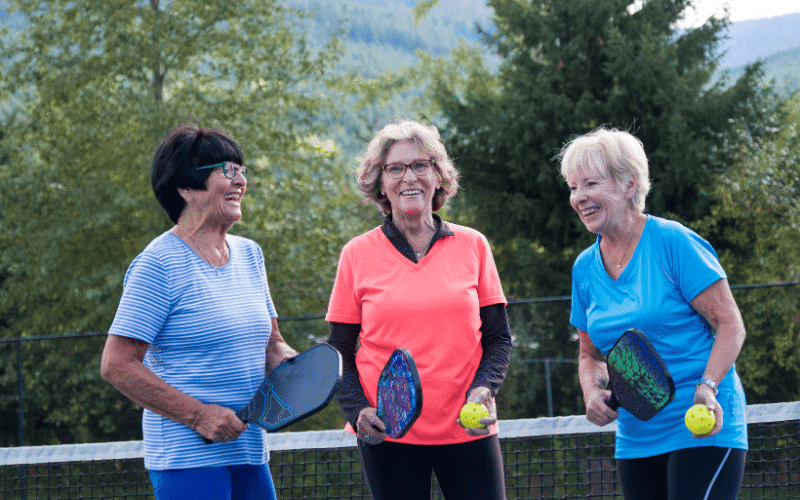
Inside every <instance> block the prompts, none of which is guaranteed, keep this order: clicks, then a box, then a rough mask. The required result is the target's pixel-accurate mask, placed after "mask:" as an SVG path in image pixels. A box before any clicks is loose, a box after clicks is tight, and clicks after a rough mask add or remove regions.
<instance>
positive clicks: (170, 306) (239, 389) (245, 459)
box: [109, 232, 277, 470]
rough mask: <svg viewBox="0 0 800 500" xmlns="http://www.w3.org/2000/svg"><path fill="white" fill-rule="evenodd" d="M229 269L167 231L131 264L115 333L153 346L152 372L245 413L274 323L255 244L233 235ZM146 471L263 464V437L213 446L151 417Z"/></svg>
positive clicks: (148, 360) (145, 426)
mask: <svg viewBox="0 0 800 500" xmlns="http://www.w3.org/2000/svg"><path fill="white" fill-rule="evenodd" d="M226 242H227V245H228V248H229V249H230V260H229V261H228V263H227V264H225V265H224V266H222V267H219V268H215V267H213V266H211V265H210V264H208V263H207V262H206V261H204V260H203V259H201V258H200V257H199V256H198V255H197V254H196V253H195V252H194V251H193V250H192V249H191V248H189V246H188V245H186V243H184V242H183V240H181V239H180V238H178V237H177V236H175V235H174V234H172V233H170V232H167V233H164V234H162V235H161V236H159V237H158V238H156V239H155V240H153V241H152V242H151V243H150V244H149V245H148V246H147V248H145V249H144V251H143V252H142V253H141V254H139V255H138V256H137V257H136V258H135V259H134V260H133V262H132V263H131V265H130V267H129V268H128V272H127V273H126V275H125V282H124V285H123V292H122V299H121V300H120V304H119V308H118V309H117V313H116V316H115V317H114V322H113V323H112V325H111V328H110V329H109V334H111V335H120V336H123V337H131V338H135V339H139V340H142V341H145V342H147V343H149V344H150V347H149V349H148V350H147V353H146V355H145V358H144V364H145V366H147V367H148V368H149V369H151V370H152V371H153V372H154V373H155V374H156V375H158V376H159V377H161V378H162V379H163V380H164V381H166V382H167V383H168V384H170V385H172V386H173V387H176V388H177V389H179V390H181V391H183V392H184V393H186V394H189V395H190V396H193V397H195V398H197V399H199V400H200V401H203V402H204V403H215V404H218V405H222V406H226V407H229V408H233V409H239V408H242V407H244V406H245V405H246V404H247V402H248V401H249V400H250V398H251V397H252V396H253V394H255V392H256V390H257V389H258V386H259V385H260V383H261V381H262V380H263V379H264V369H265V362H266V359H265V358H266V354H265V350H266V346H267V341H268V339H269V336H270V331H271V327H272V324H271V318H274V317H277V313H276V312H275V307H274V305H273V303H272V299H271V297H270V294H269V286H268V284H267V275H266V271H265V268H264V256H263V254H262V252H261V249H260V248H259V246H258V245H257V244H256V243H255V242H253V241H250V240H248V239H245V238H241V237H237V236H232V235H228V236H227V237H226ZM142 430H143V435H144V446H145V467H146V468H148V469H151V470H169V469H186V468H198V467H217V466H225V465H241V464H252V465H260V464H263V463H266V461H267V460H268V454H269V452H268V450H267V444H266V436H265V433H264V431H263V430H262V429H261V428H259V427H257V426H255V425H251V426H250V428H248V429H247V430H246V431H245V432H244V434H242V435H241V436H240V437H239V438H238V439H234V440H233V441H230V442H228V443H224V444H221V443H214V444H211V445H207V444H205V443H204V442H203V440H202V438H201V436H200V435H199V434H198V433H197V432H195V431H194V430H192V429H190V428H189V427H187V426H185V425H183V424H179V423H178V422H175V421H174V420H170V419H169V418H166V417H162V416H161V415H158V414H156V413H153V412H151V411H149V410H144V413H143V417H142Z"/></svg>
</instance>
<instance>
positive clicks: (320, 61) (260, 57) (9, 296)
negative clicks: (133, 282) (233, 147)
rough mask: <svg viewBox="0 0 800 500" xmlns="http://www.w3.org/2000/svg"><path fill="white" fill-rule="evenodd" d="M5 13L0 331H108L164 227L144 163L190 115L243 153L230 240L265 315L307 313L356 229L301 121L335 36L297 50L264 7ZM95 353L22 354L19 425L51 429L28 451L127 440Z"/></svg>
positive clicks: (118, 6)
mask: <svg viewBox="0 0 800 500" xmlns="http://www.w3.org/2000/svg"><path fill="white" fill-rule="evenodd" d="M9 7H10V8H11V9H12V10H14V9H16V10H18V12H21V13H22V14H24V15H25V16H26V18H27V21H28V24H27V27H26V28H25V29H24V30H22V31H20V32H19V33H9V32H7V31H5V30H4V32H3V33H2V37H0V52H2V53H3V54H4V55H5V57H6V61H8V62H7V64H6V65H5V67H4V70H3V71H4V78H3V80H2V82H0V102H6V101H9V100H10V99H12V98H13V99H14V100H15V102H17V103H18V104H17V105H16V107H15V110H14V111H15V115H14V117H15V118H13V119H12V118H11V116H10V115H8V116H7V118H6V120H5V122H6V123H4V124H3V125H5V126H4V129H3V130H4V132H6V134H5V135H4V136H3V137H2V144H1V146H2V151H4V152H5V153H6V154H7V155H8V161H7V162H3V163H2V164H1V165H0V168H1V169H2V172H0V207H2V209H3V210H2V214H0V223H1V224H2V231H0V248H2V249H3V253H2V255H1V256H0V276H2V282H0V287H2V288H0V327H2V335H3V336H4V337H13V336H18V337H26V336H32V335H48V334H56V333H69V332H81V331H103V330H106V329H107V328H108V326H109V325H110V323H111V320H112V318H113V315H114V312H115V310H116V305H117V303H118V300H119V296H120V294H121V284H122V278H123V275H124V272H125V269H126V268H127V266H128V264H129V263H130V261H131V259H132V258H133V257H134V256H135V255H136V254H137V253H138V252H140V251H141V250H142V249H143V248H144V246H145V245H146V244H147V242H149V241H150V240H151V239H152V238H153V237H155V236H156V235H158V234H159V233H160V232H162V231H164V230H166V229H168V228H169V227H170V222H169V220H168V219H167V217H166V215H165V214H164V213H163V211H162V210H161V208H160V207H159V206H158V204H157V202H156V201H155V198H154V196H153V195H152V190H151V188H150V184H149V167H150V161H151V159H152V154H153V152H154V151H155V148H156V146H157V145H158V143H159V142H160V140H161V138H162V137H164V136H165V135H166V134H167V133H168V132H169V130H171V129H172V128H174V127H175V126H176V125H178V124H180V123H183V122H185V121H188V120H189V119H190V118H192V117H197V118H199V119H201V120H202V121H203V122H204V123H205V125H206V126H221V127H223V128H225V129H227V130H229V131H230V132H231V133H232V134H233V136H234V137H236V138H237V139H238V140H239V141H240V142H241V143H242V145H243V149H244V152H245V161H246V163H247V164H248V166H250V167H251V169H252V172H253V175H252V176H251V178H250V179H249V180H248V181H249V185H248V194H247V197H246V198H245V210H244V212H245V216H244V221H243V223H242V224H240V225H237V226H235V227H234V230H233V232H238V233H239V234H245V235H247V236H249V237H251V238H253V239H255V240H256V241H257V242H258V243H259V244H261V246H262V248H264V249H265V256H266V260H267V263H266V264H267V272H268V275H269V278H270V284H271V286H272V288H273V289H274V290H275V292H274V293H273V295H274V299H275V302H276V306H277V307H278V310H279V313H280V314H282V315H284V316H286V315H292V314H298V313H300V312H306V311H309V310H310V311H320V310H324V307H325V305H326V304H327V297H328V293H329V289H330V286H331V284H332V281H333V275H334V272H335V265H336V259H337V257H338V253H339V250H340V249H341V246H342V245H343V243H344V242H345V241H346V240H347V239H348V238H349V237H351V236H352V235H354V234H356V233H357V232H358V231H360V230H361V229H362V228H363V224H364V222H363V219H364V217H363V216H362V215H360V214H359V213H358V211H359V206H358V204H357V200H358V196H357V195H356V194H355V192H354V189H353V187H352V186H353V184H354V183H353V181H352V176H351V173H350V172H348V171H347V169H346V168H345V167H344V166H343V162H342V159H341V157H340V156H339V154H338V153H337V152H336V147H335V145H332V144H330V143H328V142H326V141H325V139H324V135H323V134H324V130H320V127H319V126H318V120H316V116H317V115H318V114H324V113H326V112H327V109H328V106H329V105H330V103H328V102H326V101H323V99H322V98H321V97H319V95H316V94H312V93H310V92H309V91H308V84H309V82H320V83H322V82H324V78H325V74H326V71H328V70H329V68H330V66H331V64H333V63H334V62H335V60H336V54H337V52H338V48H337V46H336V44H335V43H332V44H330V45H328V46H326V47H323V48H322V49H321V50H320V51H316V52H312V51H311V50H309V48H308V44H307V41H306V40H305V39H304V38H303V36H302V32H298V30H297V29H296V25H295V20H297V19H298V18H299V16H300V15H301V14H300V13H299V12H296V11H293V10H290V9H287V8H286V7H283V6H282V4H281V3H280V2H278V1H276V0H258V1H244V2H235V3H231V2H224V1H211V2H209V1H197V0H176V1H170V2H159V1H158V0H150V1H137V2H128V1H122V0H109V1H104V2H89V3H86V2H77V3H76V2H71V1H67V0H55V1H52V2H48V3H46V4H42V3H40V2H35V1H31V0H14V1H10V2H9ZM320 138H322V139H320ZM298 283H302V289H300V288H298V287H297V286H296V285H297V284H298ZM309 283H313V285H314V286H307V285H308V284H309ZM232 292H233V291H232ZM287 330H291V328H287ZM319 335H321V334H320V333H319V332H317V333H316V337H319ZM313 338H315V337H314V336H312V337H308V336H305V335H300V334H299V333H298V334H297V335H294V336H291V337H290V341H292V342H293V343H294V344H295V345H296V346H297V347H298V348H305V347H308V346H309V345H310V343H311V342H312V339H313ZM102 343H103V338H102V337H87V338H81V339H77V340H72V341H70V342H69V345H68V346H67V345H66V344H60V345H59V346H58V347H54V345H53V344H52V343H48V345H43V344H34V343H28V344H27V345H26V357H25V372H26V382H27V383H28V386H27V387H26V391H28V393H29V394H31V395H32V397H33V398H35V399H31V401H30V402H28V403H27V406H28V408H27V411H28V415H30V421H28V422H27V425H26V427H27V428H28V429H34V428H36V427H38V422H44V423H45V424H46V425H48V426H49V427H48V428H49V429H55V430H52V431H47V432H43V433H41V434H40V435H37V436H35V438H36V440H37V442H38V443H39V444H43V443H46V442H75V441H92V440H98V441H99V440H107V439H132V438H136V437H138V436H140V433H139V430H138V426H137V425H132V424H133V423H132V422H130V421H122V418H123V414H124V415H130V409H131V407H132V405H130V404H128V403H127V401H125V400H124V399H121V396H118V395H116V394H115V393H114V391H113V389H111V388H110V387H108V386H107V384H104V383H103V382H102V381H100V378H99V372H98V359H99V355H100V352H101V349H102ZM2 355H3V356H6V353H3V354H2ZM3 364H4V366H9V367H11V366H14V365H15V363H14V362H13V358H10V357H9V358H8V359H6V360H4V361H3ZM90 382H91V383H92V384H94V385H92V387H93V389H91V390H87V389H86V387H87V385H86V384H88V383H90ZM4 385H5V384H4ZM94 387H96V389H94ZM4 393H6V389H5V388H4ZM8 393H12V394H13V391H12V390H8ZM33 422H37V424H36V425H31V424H32V423H33ZM329 425H330V424H329ZM336 425H338V422H337V424H336ZM4 431H5V429H4ZM2 440H3V441H10V438H8V437H7V436H3V437H2Z"/></svg>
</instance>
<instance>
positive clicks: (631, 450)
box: [570, 216, 747, 458]
mask: <svg viewBox="0 0 800 500" xmlns="http://www.w3.org/2000/svg"><path fill="white" fill-rule="evenodd" d="M600 239H601V237H600V236H598V238H597V242H596V243H595V244H594V245H592V246H591V247H589V248H587V249H586V250H584V251H583V252H582V253H581V254H580V256H578V258H577V259H576V261H575V264H574V266H573V268H572V316H571V320H570V321H571V323H572V325H573V326H574V327H575V328H578V329H579V330H583V331H585V332H587V333H588V334H589V337H590V338H591V339H592V342H593V343H594V345H595V346H597V348H598V349H600V351H602V352H603V354H608V351H609V350H611V348H612V347H613V346H614V343H615V342H616V341H617V339H619V337H620V335H622V334H623V333H624V332H625V331H626V330H628V329H629V328H638V329H640V330H642V331H643V332H644V333H645V334H646V335H647V336H648V337H649V338H650V340H651V341H652V342H653V345H654V346H655V347H656V349H657V350H658V352H659V354H661V356H662V357H663V358H664V362H665V363H666V364H667V367H668V368H669V371H670V373H671V375H672V377H673V379H674V381H675V398H674V399H673V400H672V401H671V402H670V403H669V404H668V405H667V406H666V407H664V409H662V410H661V411H660V412H659V413H658V414H657V415H656V416H655V417H653V418H652V419H650V420H648V421H646V422H643V421H641V420H638V419H637V418H636V417H634V416H633V415H631V414H630V413H629V412H628V411H626V410H624V409H620V416H619V420H618V427H617V439H616V457H617V458H640V457H647V456H653V455H658V454H661V453H666V452H670V451H674V450H677V449H682V448H690V447H695V446H721V447H726V448H727V447H730V448H741V449H747V423H746V405H745V397H744V390H743V388H742V384H741V381H740V380H739V377H738V375H737V374H736V369H735V365H734V367H732V368H731V369H730V371H729V372H728V373H727V375H726V376H725V378H724V379H723V380H722V382H721V383H720V384H719V395H718V396H717V400H718V401H719V404H720V406H721V408H722V410H723V412H724V416H723V419H724V420H723V422H724V424H723V428H722V430H721V431H720V433H719V434H717V435H715V436H713V437H710V438H705V439H697V438H694V437H692V433H691V432H690V431H689V430H688V429H687V428H686V426H685V424H684V420H683V419H684V414H685V413H686V410H687V409H689V407H690V406H692V404H693V403H694V391H695V386H696V385H697V382H698V381H699V380H700V378H702V376H703V372H704V371H705V367H706V363H707V362H708V357H709V356H710V354H711V347H712V345H713V343H714V332H713V331H712V330H711V327H710V326H709V325H708V323H707V322H706V321H705V319H703V317H702V316H700V314H699V313H697V311H695V310H694V309H693V308H692V307H691V306H690V305H689V302H691V301H692V299H694V298H695V297H696V296H697V295H698V294H699V293H700V292H702V291H703V290H705V289H706V288H707V287H708V286H710V285H712V284H713V283H715V282H717V281H718V280H720V279H723V278H726V275H725V271H724V270H723V269H722V266H720V264H719V261H718V260H717V254H716V252H715V251H714V249H713V248H711V245H709V243H708V242H707V241H706V240H704V239H703V238H701V237H700V236H699V235H697V233H695V232H694V231H692V230H691V229H688V228H687V227H685V226H683V225H681V224H679V223H677V222H674V221H668V220H665V219H661V218H659V217H654V216H647V223H646V224H645V227H644V231H643V233H642V237H641V239H640V240H639V243H638V245H637V246H636V249H635V251H634V253H633V255H632V256H631V260H630V262H629V263H628V265H627V267H625V269H624V270H623V272H622V274H621V275H620V276H619V278H618V279H617V280H613V279H612V278H611V277H610V276H609V275H608V273H607V272H606V270H605V267H604V266H603V261H602V257H601V255H600Z"/></svg>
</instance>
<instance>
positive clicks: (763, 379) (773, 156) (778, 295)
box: [693, 97, 800, 403]
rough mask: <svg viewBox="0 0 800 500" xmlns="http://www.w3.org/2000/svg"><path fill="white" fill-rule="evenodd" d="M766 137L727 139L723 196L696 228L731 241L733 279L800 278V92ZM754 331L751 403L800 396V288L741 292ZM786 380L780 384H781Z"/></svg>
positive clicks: (724, 259)
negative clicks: (727, 163) (728, 156)
mask: <svg viewBox="0 0 800 500" xmlns="http://www.w3.org/2000/svg"><path fill="white" fill-rule="evenodd" d="M778 125H779V126H778V127H776V128H775V132H774V133H773V134H772V135H770V136H769V137H768V138H766V140H765V141H754V140H752V138H751V137H749V136H748V135H746V134H744V133H743V135H742V137H741V138H740V140H739V141H736V142H733V143H730V144H728V145H726V147H729V148H731V149H734V150H735V151H732V153H733V155H734V157H735V161H734V162H733V163H732V164H731V167H730V168H729V169H728V170H727V171H726V173H725V175H723V176H721V177H719V178H718V179H717V181H716V182H715V183H714V185H713V193H714V195H715V197H716V198H717V199H718V200H719V203H718V204H717V205H716V206H715V207H714V209H713V210H712V212H711V214H709V215H708V216H707V217H705V218H703V219H702V220H699V221H697V222H696V223H695V224H693V227H694V229H695V230H697V231H699V232H701V234H702V233H706V234H710V235H712V236H713V237H714V238H715V239H716V240H718V241H723V242H725V244H724V245H723V246H721V247H720V248H718V251H719V256H720V261H721V263H722V264H723V266H724V267H725V269H726V270H727V272H728V279H729V281H730V282H731V283H734V284H736V283H742V284H746V283H775V282H784V281H797V280H800V266H799V265H798V262H800V248H799V247H798V245H797V242H798V241H800V98H798V97H795V98H794V99H792V100H790V101H788V102H787V103H786V104H785V106H784V108H783V112H782V113H781V115H780V122H779V123H778ZM736 300H737V302H738V304H739V308H740V309H741V311H742V315H743V317H744V320H745V326H746V328H747V332H748V336H747V340H746V342H745V345H744V348H743V350H742V354H741V356H740V359H739V361H738V364H737V366H738V369H739V373H740V375H741V377H742V381H743V384H744V385H745V387H746V388H747V390H748V397H749V398H750V400H749V401H748V402H750V403H773V402H780V401H792V400H796V399H797V398H798V396H800V368H798V367H800V355H798V351H797V348H796V346H797V345H798V343H800V314H799V313H798V311H800V294H798V293H797V287H796V286H794V287H779V288H767V289H752V290H742V291H737V293H736ZM776 380H780V381H781V383H780V384H777V385H776V384H775V383H774V382H775V381H776Z"/></svg>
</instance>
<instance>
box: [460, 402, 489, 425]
mask: <svg viewBox="0 0 800 500" xmlns="http://www.w3.org/2000/svg"><path fill="white" fill-rule="evenodd" d="M488 416H489V410H488V409H487V408H486V407H485V406H483V405H482V404H478V403H467V404H465V405H464V407H463V408H461V414H460V415H459V417H460V418H461V424H462V425H463V426H464V427H466V428H468V429H475V428H483V425H481V423H480V422H479V420H480V419H482V418H486V417H488Z"/></svg>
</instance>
